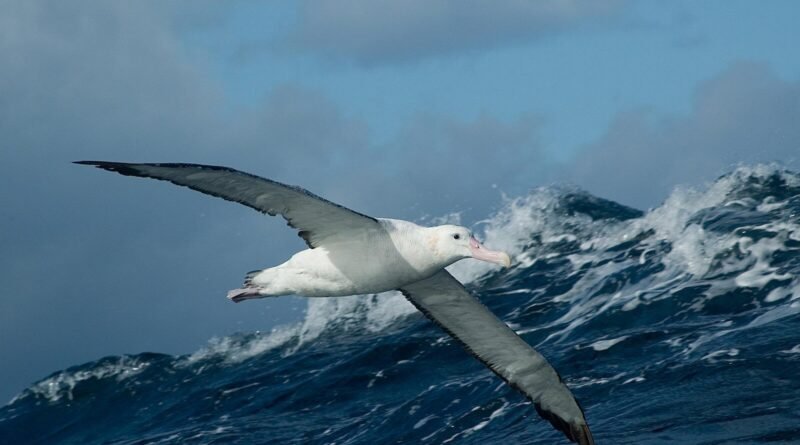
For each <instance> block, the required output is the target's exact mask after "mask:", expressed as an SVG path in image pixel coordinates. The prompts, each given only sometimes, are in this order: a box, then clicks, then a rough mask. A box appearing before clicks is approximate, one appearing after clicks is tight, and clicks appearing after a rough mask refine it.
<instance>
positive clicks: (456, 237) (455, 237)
mask: <svg viewBox="0 0 800 445" xmlns="http://www.w3.org/2000/svg"><path fill="white" fill-rule="evenodd" d="M453 239H461V235H459V234H457V233H456V234H455V235H453Z"/></svg>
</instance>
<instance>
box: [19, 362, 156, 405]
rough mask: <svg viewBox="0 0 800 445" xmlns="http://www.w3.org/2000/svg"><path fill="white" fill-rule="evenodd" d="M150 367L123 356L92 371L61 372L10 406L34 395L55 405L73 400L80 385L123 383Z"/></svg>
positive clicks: (43, 381)
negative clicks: (82, 383)
mask: <svg viewBox="0 0 800 445" xmlns="http://www.w3.org/2000/svg"><path fill="white" fill-rule="evenodd" d="M149 365H150V363H149V362H147V361H144V360H142V359H140V358H136V357H128V356H122V357H119V358H118V359H116V360H115V361H112V362H109V363H104V364H102V365H99V366H96V367H94V368H91V369H82V370H79V371H61V372H59V373H58V374H56V375H54V376H52V377H48V378H46V379H44V380H42V381H40V382H38V383H36V384H34V385H33V386H31V387H30V388H28V389H26V390H24V391H23V392H22V393H20V394H19V395H17V396H16V397H14V398H13V399H11V401H10V402H9V404H13V403H14V402H16V401H17V400H20V399H22V398H24V397H27V396H30V395H33V396H36V397H43V398H44V399H46V400H47V401H48V402H51V403H55V402H58V401H59V400H61V399H62V398H64V397H66V398H67V399H68V400H73V394H72V391H73V390H74V389H75V386H77V385H78V384H79V383H81V382H83V381H86V380H90V379H98V380H103V379H107V378H114V379H115V380H116V381H117V382H120V381H123V380H125V379H127V378H129V377H131V376H134V375H136V374H139V373H140V372H142V371H143V370H144V369H145V368H147V367H148V366H149Z"/></svg>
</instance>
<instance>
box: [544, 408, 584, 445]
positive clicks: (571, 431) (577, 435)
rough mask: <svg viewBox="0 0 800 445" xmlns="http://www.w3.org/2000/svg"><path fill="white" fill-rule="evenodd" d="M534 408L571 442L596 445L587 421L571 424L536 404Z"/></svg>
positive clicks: (579, 444)
mask: <svg viewBox="0 0 800 445" xmlns="http://www.w3.org/2000/svg"><path fill="white" fill-rule="evenodd" d="M534 408H536V411H537V412H538V413H539V416H541V417H542V418H543V419H545V420H547V421H548V422H550V424H551V425H553V428H555V429H557V430H558V431H561V432H562V433H564V435H565V436H566V437H567V439H569V440H570V442H573V443H577V444H578V445H595V443H594V437H593V436H592V432H591V431H590V430H589V425H588V424H587V423H586V421H585V420H582V421H573V422H569V421H567V420H565V419H564V418H562V417H561V416H559V415H558V414H556V413H554V412H550V411H545V410H544V409H542V408H541V407H540V406H539V404H537V403H534Z"/></svg>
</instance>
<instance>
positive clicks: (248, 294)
mask: <svg viewBox="0 0 800 445" xmlns="http://www.w3.org/2000/svg"><path fill="white" fill-rule="evenodd" d="M253 298H261V295H259V293H258V289H256V288H252V287H251V288H246V289H233V290H230V291H228V299H229V300H231V301H233V302H234V303H238V302H240V301H244V300H250V299H253Z"/></svg>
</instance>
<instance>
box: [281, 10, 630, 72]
mask: <svg viewBox="0 0 800 445" xmlns="http://www.w3.org/2000/svg"><path fill="white" fill-rule="evenodd" d="M625 3H626V2H625V1H624V0H543V1H535V2H531V1H524V0H505V1H491V0H469V1H455V0H407V1H402V2H397V1H389V0H378V1H375V0H323V1H303V2H301V5H300V8H299V12H298V29H297V30H296V31H295V33H294V34H293V35H292V37H291V42H292V43H293V44H294V46H295V47H298V48H301V49H305V50H308V51H311V52H313V53H317V54H320V55H322V56H324V57H327V58H331V59H342V60H352V61H355V62H356V63H359V64H363V65H377V64H384V63H394V62H406V61H411V60H417V59H420V58H425V57H431V56H436V55H441V54H453V53H458V52H462V51H471V50H480V49H487V48H492V47H497V46H500V45H505V44H519V43H525V42H529V41H532V40H536V39H540V38H542V37H545V36H549V35H552V34H555V33H558V32H561V31H563V30H565V29H567V28H571V27H576V26H580V25H585V24H587V23H590V22H596V21H600V20H605V19H608V18H611V17H614V16H616V15H618V14H619V13H620V12H621V11H622V9H623V8H622V7H623V6H624V4H625Z"/></svg>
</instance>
